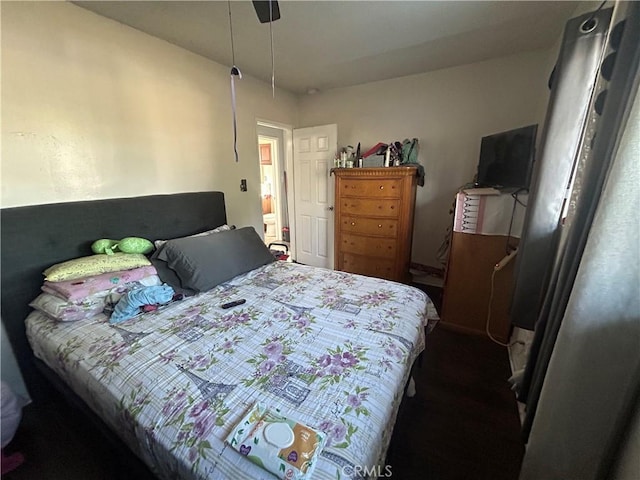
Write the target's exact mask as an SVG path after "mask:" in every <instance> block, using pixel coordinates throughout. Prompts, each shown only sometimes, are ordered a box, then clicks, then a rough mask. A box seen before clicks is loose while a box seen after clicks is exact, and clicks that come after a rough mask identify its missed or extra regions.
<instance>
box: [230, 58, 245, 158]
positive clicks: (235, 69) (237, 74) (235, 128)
mask: <svg viewBox="0 0 640 480" xmlns="http://www.w3.org/2000/svg"><path fill="white" fill-rule="evenodd" d="M235 77H238V78H239V79H241V78H242V73H241V72H240V69H238V67H236V66H235V65H234V66H233V67H232V68H231V109H232V110H233V153H234V154H235V156H236V163H237V162H238V123H237V121H236V117H237V112H236V84H235Z"/></svg>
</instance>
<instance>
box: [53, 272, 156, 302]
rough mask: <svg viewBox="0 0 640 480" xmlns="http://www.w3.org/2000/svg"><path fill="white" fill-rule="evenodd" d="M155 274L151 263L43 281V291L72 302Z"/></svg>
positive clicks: (107, 291)
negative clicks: (74, 277)
mask: <svg viewBox="0 0 640 480" xmlns="http://www.w3.org/2000/svg"><path fill="white" fill-rule="evenodd" d="M152 275H153V276H157V272H156V269H155V268H154V267H153V265H149V266H146V267H139V268H134V269H132V270H120V271H117V272H110V273H102V274H100V275H91V276H90V277H83V278H77V279H75V280H66V281H62V282H49V281H45V282H44V285H43V287H42V290H43V291H49V292H50V293H53V294H54V295H57V296H58V297H60V298H64V299H65V300H69V301H72V302H79V301H81V300H82V299H84V298H87V297H88V296H90V295H94V294H96V293H99V292H104V295H107V294H108V293H109V292H110V291H111V290H112V289H113V288H115V287H117V286H120V285H125V284H127V283H130V282H135V281H138V280H142V279H144V278H146V277H150V276H152Z"/></svg>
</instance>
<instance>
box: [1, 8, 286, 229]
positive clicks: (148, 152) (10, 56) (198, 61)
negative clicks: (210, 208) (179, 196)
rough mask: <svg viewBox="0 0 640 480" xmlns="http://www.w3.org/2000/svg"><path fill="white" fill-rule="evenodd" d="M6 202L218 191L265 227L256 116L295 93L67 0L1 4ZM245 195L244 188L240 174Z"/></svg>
mask: <svg viewBox="0 0 640 480" xmlns="http://www.w3.org/2000/svg"><path fill="white" fill-rule="evenodd" d="M1 8H2V182H1V186H2V197H1V198H2V203H1V204H2V207H11V206H19V205H30V204H39V203H52V202H66V201H75V200H92V199H101V198H114V197H121V196H137V195H149V194H155V193H175V192H186V191H202V190H221V191H223V192H224V193H225V196H226V200H227V213H228V218H229V221H230V222H232V223H235V224H238V225H243V226H244V225H253V226H254V227H255V228H256V229H257V230H258V231H259V232H260V231H261V229H262V215H261V207H260V199H259V196H260V181H259V179H260V173H259V172H260V170H259V165H258V160H257V158H258V148H257V137H256V132H255V128H256V125H255V123H256V118H263V119H269V120H273V121H277V122H281V123H285V124H291V125H293V124H295V123H296V109H297V106H296V98H295V97H294V96H293V95H291V94H288V93H284V92H283V91H278V92H276V99H275V100H273V99H272V96H271V89H270V86H269V85H266V84H264V83H262V82H259V81H257V80H255V79H251V78H248V77H245V78H243V79H242V80H240V81H239V82H238V87H237V95H238V121H239V125H238V129H239V154H240V163H238V164H236V163H235V162H234V156H233V145H232V138H233V132H232V120H231V119H232V117H231V102H230V85H229V69H228V68H227V67H225V66H222V65H219V64H216V63H214V62H211V61H209V60H206V59H205V58H203V57H200V56H198V55H195V54H192V53H189V52H187V51H186V50H183V49H181V48H178V47H175V46H173V45H171V44H169V43H167V42H165V41H162V40H159V39H156V38H154V37H151V36H149V35H147V34H144V33H141V32H139V31H137V30H134V29H132V28H130V27H127V26H124V25H122V24H120V23H117V22H114V21H112V20H109V19H106V18H104V17H101V16H99V15H96V14H94V13H92V12H89V11H87V10H85V9H82V8H80V7H78V6H75V5H73V4H70V3H68V2H2V4H1ZM241 178H246V179H247V180H248V185H249V192H248V193H241V192H240V189H239V184H240V179H241Z"/></svg>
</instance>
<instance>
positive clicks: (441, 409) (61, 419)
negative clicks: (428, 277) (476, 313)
mask: <svg viewBox="0 0 640 480" xmlns="http://www.w3.org/2000/svg"><path fill="white" fill-rule="evenodd" d="M424 289H425V291H427V293H428V294H429V295H430V296H431V298H433V300H434V302H435V303H436V305H437V306H438V307H439V302H440V291H439V289H433V288H424ZM509 375H510V369H509V360H508V356H507V352H506V349H505V348H503V347H500V346H498V345H496V344H493V343H492V342H491V341H489V340H488V339H486V338H484V337H479V336H469V335H463V334H460V333H456V332H452V331H448V330H446V329H444V328H442V326H441V325H438V326H436V328H435V329H434V331H433V332H432V333H431V334H430V335H428V337H427V344H426V351H425V352H424V354H423V358H422V362H421V366H420V365H416V366H415V367H414V378H415V380H416V387H417V393H416V395H415V396H414V397H413V398H406V397H405V398H404V400H403V403H402V405H401V407H400V412H399V414H398V419H397V423H396V428H395V430H394V434H393V437H392V440H391V445H390V448H389V453H388V458H387V463H388V465H390V467H391V470H390V471H391V473H392V476H391V478H395V479H402V480H404V479H408V480H411V479H427V480H457V479H460V480H462V479H464V480H467V479H472V480H484V479H486V480H515V479H517V477H518V472H519V469H520V463H521V461H522V456H523V454H524V446H523V444H522V441H521V439H520V422H519V419H518V411H517V405H516V400H515V396H514V395H513V393H512V392H511V391H510V389H509V384H508V382H507V378H508V377H509ZM6 451H7V452H8V453H11V452H13V451H20V452H22V453H23V454H24V455H25V457H26V462H25V463H24V464H23V465H22V466H20V467H19V468H18V469H17V470H15V471H14V472H11V473H9V474H7V475H3V478H6V479H7V480H27V479H38V480H103V479H104V480H112V479H123V480H125V479H136V480H147V479H149V480H150V479H151V478H152V477H151V475H150V473H149V472H148V471H147V470H146V469H144V468H140V466H139V465H136V466H133V467H134V468H131V467H132V466H130V465H128V464H126V465H123V464H122V461H121V459H122V458H123V456H122V455H121V454H120V453H119V452H117V451H114V450H112V449H111V448H110V447H109V446H108V445H107V444H106V443H105V442H104V441H103V440H102V439H101V437H100V435H99V434H98V432H97V430H96V429H95V428H94V427H93V426H92V425H90V424H86V423H84V421H83V417H82V416H81V415H80V414H79V413H78V412H76V411H75V410H74V409H73V408H72V407H69V406H68V405H67V404H66V403H65V402H64V401H63V400H62V399H60V398H59V397H58V396H57V395H56V394H52V396H51V398H50V400H49V401H48V402H45V403H41V404H39V405H30V406H28V407H26V408H25V410H24V418H23V421H22V423H21V426H20V428H19V430H18V433H17V435H16V437H15V439H14V440H13V441H12V443H11V444H9V446H8V447H7V449H6ZM383 473H384V471H383ZM230 480H233V479H230Z"/></svg>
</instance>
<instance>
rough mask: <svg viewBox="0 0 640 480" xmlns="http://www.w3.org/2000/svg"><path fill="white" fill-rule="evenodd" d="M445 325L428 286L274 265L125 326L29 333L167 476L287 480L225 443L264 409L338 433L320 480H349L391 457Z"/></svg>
mask: <svg viewBox="0 0 640 480" xmlns="http://www.w3.org/2000/svg"><path fill="white" fill-rule="evenodd" d="M240 298H244V299H246V303H244V304H243V305H240V306H237V307H234V308H232V309H228V310H224V309H221V308H220V307H219V306H220V305H221V304H223V303H226V302H229V301H233V300H237V299H240ZM436 319H437V314H436V313H435V309H434V307H433V304H432V303H431V301H430V300H429V298H428V297H427V296H426V295H425V294H424V293H423V292H422V291H420V290H418V289H416V288H413V287H409V286H406V285H401V284H398V283H395V282H389V281H386V280H381V279H375V278H370V277H364V276H359V275H352V274H348V273H344V272H338V271H332V270H326V269H319V268H313V267H307V266H304V265H299V264H291V263H287V262H274V263H271V264H268V265H265V266H262V267H260V268H258V269H256V270H253V271H251V272H249V273H247V274H244V275H240V276H238V277H236V278H234V279H232V280H231V281H229V282H227V283H225V284H222V285H219V286H218V287H216V288H214V289H213V290H211V291H209V292H206V293H201V294H199V295H196V296H193V297H189V298H187V299H185V300H183V301H181V302H175V303H172V304H170V305H168V306H166V307H163V308H161V309H159V310H157V311H155V312H149V313H146V314H144V315H140V316H138V317H136V318H135V319H132V320H130V321H127V322H124V323H122V324H119V325H110V324H109V323H108V321H106V320H105V318H104V316H99V317H95V318H92V319H86V320H80V321H78V322H73V323H57V322H52V321H51V320H50V319H48V318H46V317H45V316H44V315H42V314H40V313H38V312H33V313H31V314H30V316H29V317H28V318H27V321H26V324H27V336H28V338H29V341H30V343H31V345H32V348H33V350H34V352H35V354H36V356H37V357H38V358H40V359H42V360H43V361H44V362H45V363H46V364H47V365H48V366H49V367H50V368H52V369H53V370H55V371H56V372H57V373H58V375H59V376H60V377H61V378H62V379H63V380H65V382H66V383H67V384H69V386H70V387H71V388H72V389H73V390H74V391H75V392H76V393H77V394H78V395H80V396H81V397H82V398H83V399H84V400H85V401H86V403H87V404H88V405H90V406H91V407H92V408H93V409H94V410H95V411H96V413H97V414H98V415H99V416H100V417H101V418H102V419H103V420H105V422H106V423H107V424H109V425H110V426H111V427H112V428H113V430H114V431H116V432H118V433H119V434H120V436H121V437H122V438H123V440H124V441H125V442H126V443H127V444H128V445H129V446H130V447H131V448H132V450H133V451H134V452H135V453H136V454H137V455H138V456H140V457H141V458H142V459H143V460H144V461H145V462H146V463H147V464H148V465H149V466H150V468H151V469H152V470H153V471H154V472H155V473H156V475H158V477H160V478H185V479H205V478H206V479H217V478H220V479H228V478H233V479H242V478H247V479H262V478H264V479H267V478H273V477H272V475H271V474H270V473H268V472H266V471H265V470H263V469H261V468H260V467H259V466H257V465H255V464H253V463H251V462H249V461H248V460H247V459H246V458H244V457H243V455H241V454H239V453H238V452H237V451H235V450H234V449H232V448H230V447H229V445H227V444H225V442H224V439H225V438H226V437H227V436H228V435H229V433H230V432H231V431H232V429H233V428H234V427H235V425H237V424H238V422H239V421H240V420H241V419H242V418H243V416H244V415H245V414H246V413H247V411H248V410H249V408H250V407H251V406H252V405H253V404H254V403H255V402H256V401H260V402H262V403H263V404H266V405H268V406H270V407H273V408H281V409H282V410H283V411H287V412H290V413H291V414H292V415H294V416H295V418H296V419H298V420H299V421H301V422H304V423H305V424H306V425H308V426H309V427H311V428H314V429H317V430H318V431H321V432H323V433H324V434H326V444H325V447H324V449H323V451H322V453H321V455H320V459H319V461H318V462H317V464H316V469H315V471H314V475H313V478H314V479H315V478H318V479H337V478H341V479H344V478H350V475H351V473H349V472H356V471H358V469H356V468H355V467H356V466H359V467H365V466H368V467H372V466H374V465H381V464H382V463H381V462H383V461H384V455H385V453H386V449H387V447H388V443H389V440H390V437H391V432H392V429H393V425H394V423H395V417H396V414H397V410H398V406H399V403H400V400H401V399H402V395H403V391H404V387H405V384H406V382H407V380H408V376H409V372H410V368H411V365H412V363H413V361H414V360H415V358H416V357H417V355H418V354H419V353H420V352H421V351H422V350H423V349H424V332H425V327H426V326H427V323H428V321H433V320H436ZM360 471H361V470H360ZM353 475H355V473H353Z"/></svg>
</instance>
